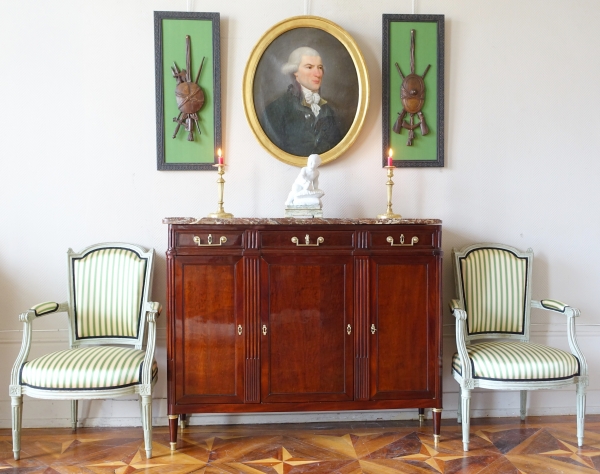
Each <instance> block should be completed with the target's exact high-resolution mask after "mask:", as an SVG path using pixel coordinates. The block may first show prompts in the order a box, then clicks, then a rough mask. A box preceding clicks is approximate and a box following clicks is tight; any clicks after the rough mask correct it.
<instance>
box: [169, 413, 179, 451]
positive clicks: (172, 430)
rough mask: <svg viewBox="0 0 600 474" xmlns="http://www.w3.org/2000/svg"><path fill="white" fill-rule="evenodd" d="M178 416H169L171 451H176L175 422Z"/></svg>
mask: <svg viewBox="0 0 600 474" xmlns="http://www.w3.org/2000/svg"><path fill="white" fill-rule="evenodd" d="M178 419H179V416H177V415H169V438H170V441H171V442H170V443H169V444H170V445H171V451H175V450H176V449H177V420H178Z"/></svg>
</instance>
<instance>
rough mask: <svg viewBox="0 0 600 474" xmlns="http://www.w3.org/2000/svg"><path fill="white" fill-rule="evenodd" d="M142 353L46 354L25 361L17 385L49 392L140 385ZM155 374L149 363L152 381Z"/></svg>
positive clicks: (87, 350) (89, 350) (97, 349)
mask: <svg viewBox="0 0 600 474" xmlns="http://www.w3.org/2000/svg"><path fill="white" fill-rule="evenodd" d="M145 354H146V353H145V351H142V350H137V349H131V348H126V347H111V346H94V347H83V348H79V349H69V350H65V351H58V352H53V353H51V354H46V355H44V356H42V357H39V358H37V359H33V360H30V361H28V362H26V363H25V364H24V365H23V367H22V369H21V383H22V384H23V385H28V386H30V387H34V388H41V389H50V390H61V389H62V390H98V389H109V388H119V387H127V386H131V385H135V384H139V383H141V378H142V363H143V361H144V356H145ZM157 373H158V367H157V364H156V361H153V364H152V378H153V379H154V378H155V377H156V375H157Z"/></svg>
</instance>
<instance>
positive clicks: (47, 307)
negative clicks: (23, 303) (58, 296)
mask: <svg viewBox="0 0 600 474" xmlns="http://www.w3.org/2000/svg"><path fill="white" fill-rule="evenodd" d="M58 306H59V305H58V303H55V302H54V301H46V302H45V303H40V304H36V305H35V306H33V307H32V308H31V309H32V310H33V311H34V312H35V315H36V316H42V315H44V314H48V313H53V312H54V311H56V310H57V309H58Z"/></svg>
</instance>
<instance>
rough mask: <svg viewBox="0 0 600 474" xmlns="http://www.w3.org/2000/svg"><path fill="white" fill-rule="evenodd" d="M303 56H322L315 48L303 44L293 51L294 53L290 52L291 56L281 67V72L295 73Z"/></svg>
mask: <svg viewBox="0 0 600 474" xmlns="http://www.w3.org/2000/svg"><path fill="white" fill-rule="evenodd" d="M302 56H318V57H321V55H320V54H319V53H318V52H317V51H315V50H314V49H312V48H309V47H308V46H301V47H300V48H296V49H295V50H294V51H292V54H290V57H289V58H288V62H287V63H285V64H284V65H283V66H282V67H281V72H282V73H283V74H294V73H295V72H296V71H297V70H298V67H299V66H300V63H301V62H302Z"/></svg>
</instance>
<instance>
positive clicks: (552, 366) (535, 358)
mask: <svg viewBox="0 0 600 474" xmlns="http://www.w3.org/2000/svg"><path fill="white" fill-rule="evenodd" d="M467 352H468V354H469V359H470V360H471V361H472V367H473V378H484V379H498V380H552V379H563V378H568V377H573V376H575V375H578V372H579V364H578V361H577V358H576V357H575V356H574V355H573V354H569V353H568V352H565V351H563V350H560V349H555V348H553V347H549V346H544V345H542V344H533V343H528V342H482V343H480V344H472V345H470V346H468V347H467ZM452 369H453V370H455V371H456V372H458V373H462V366H461V360H460V357H459V355H458V352H457V353H455V354H454V356H453V358H452Z"/></svg>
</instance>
